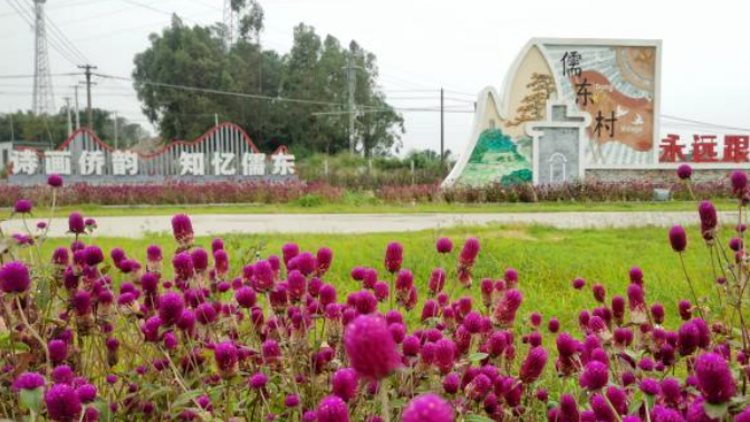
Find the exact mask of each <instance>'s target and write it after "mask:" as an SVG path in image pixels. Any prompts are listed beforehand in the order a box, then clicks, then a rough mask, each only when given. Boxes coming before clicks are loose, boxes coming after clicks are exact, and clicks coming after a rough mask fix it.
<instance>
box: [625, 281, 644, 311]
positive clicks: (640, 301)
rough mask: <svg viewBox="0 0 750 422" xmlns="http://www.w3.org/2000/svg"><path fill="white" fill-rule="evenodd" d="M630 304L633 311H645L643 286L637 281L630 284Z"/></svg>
mask: <svg viewBox="0 0 750 422" xmlns="http://www.w3.org/2000/svg"><path fill="white" fill-rule="evenodd" d="M627 293H628V305H629V306H630V310H631V311H645V306H646V300H645V298H644V297H643V288H642V287H641V286H639V285H638V284H635V283H630V284H629V285H628V292H627Z"/></svg>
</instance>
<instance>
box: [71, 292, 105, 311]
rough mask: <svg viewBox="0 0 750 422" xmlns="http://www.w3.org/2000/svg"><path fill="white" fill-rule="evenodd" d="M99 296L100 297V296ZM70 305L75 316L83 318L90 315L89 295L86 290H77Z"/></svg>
mask: <svg viewBox="0 0 750 422" xmlns="http://www.w3.org/2000/svg"><path fill="white" fill-rule="evenodd" d="M100 296H101V295H100ZM70 302H71V305H72V307H73V309H74V310H75V311H76V315H78V316H85V315H88V314H90V313H91V311H92V307H91V293H89V292H87V291H86V290H79V291H77V292H76V293H75V295H73V298H72V299H71V301H70Z"/></svg>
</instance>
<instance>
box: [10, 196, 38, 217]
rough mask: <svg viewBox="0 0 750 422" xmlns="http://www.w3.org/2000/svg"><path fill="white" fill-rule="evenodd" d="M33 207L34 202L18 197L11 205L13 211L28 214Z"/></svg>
mask: <svg viewBox="0 0 750 422" xmlns="http://www.w3.org/2000/svg"><path fill="white" fill-rule="evenodd" d="M33 208H34V204H33V203H32V202H31V201H29V200H28V199H19V200H18V201H16V205H15V206H14V207H13V211H14V212H16V213H19V214H29V213H31V210H32V209H33Z"/></svg>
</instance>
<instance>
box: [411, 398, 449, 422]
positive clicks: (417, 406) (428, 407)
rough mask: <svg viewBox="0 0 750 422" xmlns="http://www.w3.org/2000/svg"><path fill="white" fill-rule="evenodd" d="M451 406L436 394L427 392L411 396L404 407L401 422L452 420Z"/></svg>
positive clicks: (444, 421) (446, 421)
mask: <svg viewBox="0 0 750 422" xmlns="http://www.w3.org/2000/svg"><path fill="white" fill-rule="evenodd" d="M454 417H455V412H454V411H453V407H452V406H451V405H450V404H448V402H446V401H445V400H443V399H442V398H441V397H440V396H438V395H437V394H432V393H427V394H422V395H419V396H417V397H415V398H413V399H412V400H411V401H410V402H409V404H407V405H406V407H405V408H404V413H403V414H402V415H401V421H402V422H453V421H454Z"/></svg>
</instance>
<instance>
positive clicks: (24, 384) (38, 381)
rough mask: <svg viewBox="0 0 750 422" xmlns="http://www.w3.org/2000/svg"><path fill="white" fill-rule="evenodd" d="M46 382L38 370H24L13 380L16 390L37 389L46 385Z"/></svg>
mask: <svg viewBox="0 0 750 422" xmlns="http://www.w3.org/2000/svg"><path fill="white" fill-rule="evenodd" d="M45 383H46V381H45V380H44V377H43V376H42V375H40V374H38V373H36V372H24V373H22V374H21V375H19V376H17V377H16V379H15V380H14V381H13V389H14V390H15V391H20V390H36V389H37V388H41V387H44V384H45Z"/></svg>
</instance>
